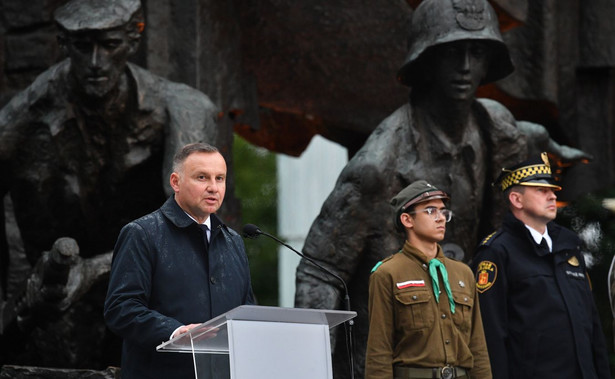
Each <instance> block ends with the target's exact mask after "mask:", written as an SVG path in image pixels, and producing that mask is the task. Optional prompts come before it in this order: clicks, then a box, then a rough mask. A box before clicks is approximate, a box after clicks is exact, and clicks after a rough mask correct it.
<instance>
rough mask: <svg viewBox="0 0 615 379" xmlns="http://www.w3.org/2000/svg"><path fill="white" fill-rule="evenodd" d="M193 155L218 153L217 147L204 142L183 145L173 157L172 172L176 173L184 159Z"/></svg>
mask: <svg viewBox="0 0 615 379" xmlns="http://www.w3.org/2000/svg"><path fill="white" fill-rule="evenodd" d="M194 153H220V150H218V148H217V147H215V146H213V145H210V144H208V143H205V142H195V143H190V144H187V145H184V147H182V148H181V149H179V151H178V152H177V153H176V154H175V156H174V157H173V171H174V172H177V171H178V170H179V169H180V168H181V165H182V164H184V162H185V161H186V159H187V158H188V157H189V156H190V155H191V154H194Z"/></svg>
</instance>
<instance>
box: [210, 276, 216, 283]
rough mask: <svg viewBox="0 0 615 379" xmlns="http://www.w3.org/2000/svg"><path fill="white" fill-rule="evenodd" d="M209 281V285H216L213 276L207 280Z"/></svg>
mask: <svg viewBox="0 0 615 379" xmlns="http://www.w3.org/2000/svg"><path fill="white" fill-rule="evenodd" d="M209 281H210V282H211V284H216V278H214V277H213V276H212V277H211V278H209Z"/></svg>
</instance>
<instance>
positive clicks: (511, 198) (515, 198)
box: [508, 191, 523, 209]
mask: <svg viewBox="0 0 615 379" xmlns="http://www.w3.org/2000/svg"><path fill="white" fill-rule="evenodd" d="M522 197H523V194H522V193H521V192H515V191H510V192H509V193H508V202H509V203H510V205H511V206H512V207H513V208H515V209H521V208H523V204H522V202H521V198H522Z"/></svg>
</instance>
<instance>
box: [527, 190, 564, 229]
mask: <svg viewBox="0 0 615 379" xmlns="http://www.w3.org/2000/svg"><path fill="white" fill-rule="evenodd" d="M517 193H518V194H519V195H518V196H519V197H518V201H519V204H520V210H521V212H522V213H523V214H524V215H525V217H527V218H528V219H531V220H535V221H537V222H539V223H541V224H546V223H548V222H549V221H552V220H554V219H555V217H556V216H557V204H556V202H555V200H556V199H557V196H556V195H555V192H553V188H549V187H530V186H523V188H522V189H521V191H520V192H517Z"/></svg>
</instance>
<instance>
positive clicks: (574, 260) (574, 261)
mask: <svg viewBox="0 0 615 379" xmlns="http://www.w3.org/2000/svg"><path fill="white" fill-rule="evenodd" d="M568 264H569V265H571V266H574V267H578V266H579V265H580V264H581V263H579V259H578V258H577V257H575V256H574V255H573V256H572V257H570V259H568Z"/></svg>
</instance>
